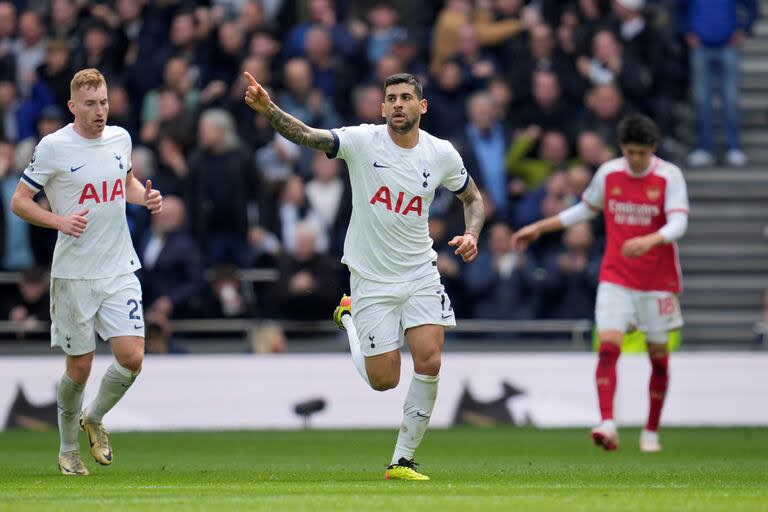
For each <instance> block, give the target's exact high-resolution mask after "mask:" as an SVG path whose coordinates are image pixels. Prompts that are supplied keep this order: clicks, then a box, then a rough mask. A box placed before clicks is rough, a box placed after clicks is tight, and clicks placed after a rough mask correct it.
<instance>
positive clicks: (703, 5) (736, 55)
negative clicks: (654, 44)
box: [679, 0, 758, 167]
mask: <svg viewBox="0 0 768 512" xmlns="http://www.w3.org/2000/svg"><path fill="white" fill-rule="evenodd" d="M679 5H680V13H679V14H680V15H679V20H680V23H681V24H682V27H681V28H682V29H683V32H684V33H685V39H686V42H687V43H688V46H689V48H690V62H691V71H692V83H693V96H694V101H695V103H696V139H697V140H696V148H695V149H694V151H693V152H691V154H690V155H689V156H688V164H689V165H690V166H692V167H704V166H708V165H712V164H713V163H714V157H713V151H714V134H713V129H712V125H713V121H712V95H713V90H714V88H715V81H716V80H717V79H718V78H719V81H720V90H721V99H722V105H723V107H722V109H723V116H724V126H725V149H726V152H725V162H726V164H728V165H730V166H743V165H746V163H747V156H746V155H745V154H744V152H743V151H742V149H741V143H740V140H739V138H740V137H739V132H740V128H741V126H740V125H741V119H740V115H739V101H738V99H739V78H740V74H739V60H740V58H741V51H740V49H741V46H742V44H743V43H744V41H745V40H746V38H747V35H748V34H749V33H750V31H751V30H752V24H753V23H754V22H755V20H756V19H757V16H758V7H757V1H756V0H683V1H681V2H680V4H679Z"/></svg>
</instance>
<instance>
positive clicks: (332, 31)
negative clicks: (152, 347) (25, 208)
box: [0, 0, 756, 325]
mask: <svg viewBox="0 0 768 512" xmlns="http://www.w3.org/2000/svg"><path fill="white" fill-rule="evenodd" d="M679 3H683V4H684V3H685V2H675V1H671V0H670V1H666V2H664V1H657V2H650V1H649V2H644V1H643V0H615V1H601V0H579V1H572V2H565V1H555V0H539V1H530V2H524V1H523V0H474V1H473V0H446V1H444V2H443V1H437V0H432V1H424V2H418V9H415V10H414V9H413V8H408V5H407V2H398V1H392V2H386V1H366V2H357V1H355V2H352V1H348V0H341V1H335V2H334V1H331V0H308V1H306V2H305V1H301V2H299V1H291V0H220V1H216V0H212V1H210V2H203V1H201V2H196V1H192V0H157V1H153V2H150V1H147V0H116V1H114V2H110V1H106V2H102V1H97V2H89V1H84V0H51V1H50V2H47V1H35V0H28V1H26V2H24V1H15V2H13V1H7V0H2V1H0V177H2V181H1V182H0V185H1V186H0V192H2V193H1V194H0V203H2V208H0V216H2V217H1V218H0V267H2V269H3V270H6V271H22V280H21V283H20V284H19V286H18V287H16V288H18V289H17V290H15V293H13V294H10V293H6V294H4V295H5V296H6V297H8V300H7V301H5V304H2V305H0V307H1V308H2V314H3V319H11V320H23V319H25V318H28V317H29V316H36V317H38V318H41V319H45V318H47V316H48V312H47V307H48V298H47V285H46V275H45V267H46V265H49V264H50V261H51V253H52V248H53V245H54V243H55V237H56V233H55V232H53V231H52V230H45V229H41V228H35V227H30V226H28V225H27V224H25V223H24V222H23V221H22V220H21V219H19V218H17V217H15V216H14V215H13V214H12V213H11V212H10V210H9V206H8V199H9V198H10V196H11V195H12V194H13V191H14V190H15V188H16V185H17V184H18V180H19V175H20V173H21V172H22V171H23V170H24V168H25V167H26V166H27V165H28V163H29V161H30V159H31V158H32V154H33V150H34V148H35V146H36V144H37V142H38V141H39V140H40V138H42V137H43V136H45V135H47V134H49V133H52V132H53V131H55V130H57V129H59V128H60V127H62V126H64V125H65V124H66V123H68V122H70V121H71V115H70V113H69V111H68V108H67V100H68V99H69V93H70V90H69V82H70V80H71V78H72V75H73V73H74V72H75V71H77V70H79V69H82V68H86V67H95V68H98V69H99V70H101V71H102V72H103V73H104V75H105V76H106V78H107V82H108V87H109V101H110V112H109V120H110V124H116V125H120V126H122V127H124V128H126V129H127V130H128V132H129V133H130V135H131V137H132V139H133V143H134V150H133V155H132V167H133V173H134V174H135V176H136V177H137V178H139V179H140V180H141V181H144V180H145V179H147V178H151V179H152V182H153V185H154V187H155V188H157V189H159V190H160V191H162V193H163V195H164V207H163V211H162V213H161V214H159V215H157V216H154V217H152V216H150V215H149V213H148V212H147V211H146V210H145V209H144V208H142V207H138V206H132V205H128V217H129V225H130V228H131V234H132V237H133V241H134V245H135V247H136V250H137V252H138V254H139V256H140V258H141V259H142V266H143V269H142V270H141V272H140V279H141V282H142V287H143V290H144V308H145V314H146V317H147V319H148V320H149V323H150V324H152V322H154V324H156V325H165V324H166V323H167V320H168V319H169V318H200V317H212V318H290V319H299V320H311V319H329V317H330V313H331V312H332V310H333V307H334V306H335V304H336V303H337V301H338V298H339V296H340V294H341V293H342V292H343V291H345V289H346V287H347V283H348V280H347V277H348V275H347V273H346V269H344V268H343V267H342V266H341V264H340V262H339V261H340V257H341V251H342V246H343V240H344V235H345V231H346V226H347V223H348V219H349V216H350V214H351V208H352V206H351V197H350V188H349V182H348V178H347V176H346V173H345V168H344V165H345V164H344V163H343V162H342V161H340V160H336V159H329V158H327V157H326V155H324V154H322V153H318V152H313V151H311V150H308V149H306V148H302V147H299V146H296V145H294V144H293V143H291V142H288V141H287V140H286V139H284V138H282V137H280V136H278V135H276V134H275V131H274V130H273V129H272V127H271V126H270V125H269V123H268V121H267V120H266V119H265V118H264V117H263V116H260V115H258V114H256V113H255V112H253V111H252V110H250V109H249V108H248V106H246V105H245V103H244V102H243V96H244V92H245V89H246V87H247V83H246V81H245V79H244V78H243V76H242V72H243V71H246V70H247V71H249V72H250V73H251V74H252V75H253V76H254V77H255V78H256V79H257V80H258V81H259V82H260V83H261V84H263V85H265V86H266V87H268V90H269V91H270V94H271V96H272V98H273V99H274V100H275V101H276V103H277V104H278V105H280V106H281V108H283V109H284V110H286V111H287V112H289V113H290V114H292V115H293V116H295V117H297V118H299V119H300V120H302V121H304V122H305V123H307V124H308V125H311V126H314V127H318V128H334V127H339V126H344V125H356V124H360V123H376V124H378V123H381V122H382V119H381V110H380V108H381V107H380V105H381V103H382V84H383V82H384V79H385V78H386V77H387V76H389V75H391V74H393V73H397V72H402V71H407V72H410V73H413V74H415V75H416V76H418V77H419V78H420V80H421V81H422V83H423V84H424V91H425V97H426V99H427V100H428V102H429V108H428V112H427V114H426V115H425V116H424V117H423V119H422V127H423V128H424V129H425V130H427V131H429V132H430V133H432V134H434V135H436V136H438V137H442V138H447V139H450V140H451V141H452V142H453V143H454V144H455V145H456V147H457V149H459V152H460V154H461V155H462V157H463V159H464V162H465V164H466V167H467V169H468V170H469V171H470V173H471V174H472V176H473V178H474V179H475V181H476V182H477V184H478V185H479V186H480V188H481V190H482V192H483V194H484V199H485V204H486V207H487V210H488V211H487V218H488V219H489V222H488V224H487V227H486V229H485V230H484V233H483V237H482V240H481V246H482V250H481V253H480V256H479V260H478V261H477V262H475V263H474V264H472V265H460V264H459V260H458V259H457V258H456V257H455V256H454V255H453V254H452V250H450V248H449V247H448V246H447V240H449V239H450V237H451V236H452V235H454V234H456V233H457V231H461V229H462V226H463V224H462V222H463V219H462V217H461V208H460V205H459V203H458V201H456V200H454V199H453V195H452V194H450V193H448V192H447V191H445V192H446V193H445V194H444V195H443V196H439V197H438V198H436V200H435V202H434V203H433V207H432V211H430V230H431V236H432V238H433V240H434V242H435V245H434V246H435V250H436V251H438V253H439V260H438V267H439V270H440V272H441V274H442V276H443V281H444V283H445V285H446V288H447V289H448V290H449V294H450V296H451V297H452V299H453V303H454V307H455V309H456V311H457V312H458V316H459V317H460V318H486V319H534V318H537V319H540V318H568V319H575V318H591V316H592V313H593V310H594V294H595V290H596V286H597V273H598V267H599V263H600V261H599V258H600V254H601V247H600V244H601V240H602V237H601V233H600V229H599V226H600V224H599V223H595V224H593V225H576V226H574V227H572V228H570V229H569V230H568V231H567V232H566V233H565V234H564V235H562V236H560V235H557V236H551V237H547V238H545V239H542V240H541V241H540V242H538V243H537V244H536V245H535V246H534V247H532V248H531V249H530V250H529V251H528V252H526V253H525V254H516V253H515V252H514V251H513V250H512V248H511V246H510V243H509V241H510V236H511V233H512V232H513V230H515V229H517V228H519V227H521V226H523V225H525V224H527V223H529V222H532V221H535V220H537V219H539V218H542V217H545V216H549V215H553V214H555V213H557V212H559V211H562V210H563V209H565V208H567V207H568V206H570V205H572V204H574V202H575V201H577V200H578V198H579V197H580V195H581V192H582V191H583V190H584V189H585V187H586V186H587V184H588V183H589V180H590V179H591V177H592V174H593V173H594V171H595V170H596V169H597V168H598V167H599V166H600V165H601V164H602V163H603V162H605V161H606V160H608V159H611V158H614V157H615V156H617V155H618V154H619V150H618V147H617V140H616V127H617V124H618V120H620V119H621V118H622V116H624V115H625V114H626V113H628V112H631V111H642V112H644V113H647V114H648V115H650V116H651V117H652V118H653V119H654V120H656V122H657V123H658V124H659V126H660V128H661V130H662V135H663V138H662V141H661V144H660V145H659V153H660V154H661V155H662V156H667V157H669V158H670V159H672V160H681V159H682V160H685V157H686V154H687V150H689V149H691V150H693V151H692V152H691V154H690V155H689V156H690V158H689V164H691V165H710V164H711V163H712V161H713V158H714V157H713V155H714V154H715V150H714V148H713V147H712V140H711V139H712V135H711V133H709V134H707V133H706V130H707V129H710V128H706V129H701V130H700V131H699V133H697V141H696V143H695V144H692V145H687V144H684V143H683V142H690V141H681V139H680V137H679V135H678V133H679V130H678V129H677V127H678V124H679V123H680V121H681V120H680V119H679V116H677V113H678V112H680V110H681V109H680V108H678V107H679V106H680V105H681V104H686V103H691V102H690V100H689V96H688V90H689V85H690V83H689V82H690V81H691V80H690V78H693V80H694V81H695V80H700V79H701V77H700V76H698V75H697V73H704V74H706V73H708V71H706V70H705V69H704V68H702V69H700V70H696V73H694V74H693V75H692V76H691V77H689V75H690V74H689V71H688V70H689V66H688V62H689V61H688V59H689V55H688V54H689V52H693V51H695V50H696V49H698V47H697V44H701V41H704V42H705V43H706V42H707V34H702V33H699V32H697V27H696V22H697V20H698V18H696V16H694V14H690V18H687V17H686V16H688V15H686V14H685V13H683V12H682V11H680V10H679V9H677V4H679ZM731 3H744V4H746V5H747V6H748V10H747V17H746V18H745V19H744V21H743V26H744V31H743V32H742V36H743V35H744V34H746V33H747V32H748V30H749V27H750V26H751V23H752V22H753V21H754V18H755V17H756V6H755V5H754V2H731ZM411 7H412V6H411ZM706 26H707V27H709V25H706ZM686 35H687V37H686ZM691 35H694V37H693V38H692V37H691ZM696 38H698V43H697V39H696ZM728 44H730V42H729V41H726V43H725V45H726V46H727V45H728ZM708 49H709V47H708ZM702 76H703V75H702ZM726 78H727V77H726ZM695 94H696V95H697V97H696V104H697V105H698V106H701V105H699V104H700V103H701V102H704V101H709V100H710V99H711V98H709V96H711V92H708V91H703V92H701V94H699V93H695ZM707 94H708V95H709V96H707ZM701 104H703V103H701ZM702 108H703V107H702ZM705 110H706V109H705ZM711 124H712V123H711V122H709V123H708V124H707V126H710V125H711ZM733 130H735V133H728V134H727V137H726V138H727V139H728V140H727V143H728V144H729V146H728V147H727V148H726V150H727V152H726V160H725V163H726V164H728V165H733V166H737V165H744V164H745V163H746V157H745V155H744V154H743V153H742V152H741V150H740V147H739V145H738V120H736V121H735V128H734V127H732V130H731V131H733ZM710 131H711V129H710ZM39 201H41V202H42V204H45V197H44V196H43V195H42V194H41V197H40V198H39ZM250 268H273V269H276V270H277V276H278V277H277V280H276V281H274V282H272V283H267V284H264V283H261V284H257V285H256V286H255V287H253V284H252V283H247V282H243V281H242V280H241V274H240V273H239V272H238V269H250ZM252 287H253V288H252Z"/></svg>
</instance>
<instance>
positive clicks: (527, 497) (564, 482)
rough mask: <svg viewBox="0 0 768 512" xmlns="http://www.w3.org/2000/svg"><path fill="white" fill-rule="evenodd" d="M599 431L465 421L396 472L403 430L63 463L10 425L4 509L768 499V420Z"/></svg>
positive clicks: (166, 437) (706, 505)
mask: <svg viewBox="0 0 768 512" xmlns="http://www.w3.org/2000/svg"><path fill="white" fill-rule="evenodd" d="M621 433H622V447H621V449H620V450H619V451H618V452H615V453H605V452H603V451H602V450H599V449H597V448H595V447H593V446H591V445H590V444H589V439H588V431H587V430H583V429H581V430H533V429H516V428H495V429H474V428H454V429H449V430H433V431H430V432H428V433H427V437H426V439H425V441H424V444H423V446H422V448H421V449H420V450H419V452H418V453H417V457H416V459H417V460H418V461H421V463H422V466H421V469H422V470H423V471H424V473H426V474H428V475H429V476H430V477H431V478H432V480H431V481H429V482H402V481H394V482H393V481H389V482H387V481H385V480H384V479H383V476H384V467H385V465H386V463H387V462H388V461H389V456H390V450H391V449H392V447H393V444H394V440H395V432H394V431H378V430H376V431H316V430H310V431H298V432H224V433H215V432H201V433H190V432H187V433H117V434H113V435H112V445H113V449H114V452H115V462H114V464H113V465H112V466H111V467H101V466H99V465H98V464H96V463H95V462H94V461H93V459H92V458H91V457H90V454H88V452H87V448H86V447H85V442H84V440H83V436H81V441H82V442H83V447H82V453H83V458H84V460H86V464H87V465H88V467H89V469H90V470H91V475H90V476H88V477H84V478H75V477H64V476H60V475H58V474H57V470H56V451H57V446H58V437H57V435H56V433H53V432H48V433H28V432H4V433H0V510H2V511H14V512H21V511H32V510H34V511H56V512H63V511H70V510H71V511H79V512H84V511H88V512H90V511H97V510H109V511H117V510H129V511H136V512H138V511H145V510H146V511H163V510H185V511H186V510H200V511H209V510H212V511H215V512H222V511H229V510H237V511H241V510H269V511H298V510H306V511H312V512H320V511H326V510H332V511H347V510H349V511H387V512H391V511H399V510H404V511H409V512H410V511H422V510H423V511H429V512H442V511H453V510H456V511H489V510H500V511H529V510H532V511H539V510H546V511H576V510H584V511H601V510H604V511H652V512H659V511H662V510H670V511H675V512H682V511H697V512H699V511H716V510H717V511H720V510H722V511H729V512H732V511H740V510H766V511H768V429H748V428H739V429H667V430H665V431H664V432H663V435H662V442H663V444H664V452H663V453H661V454H643V453H640V452H639V450H638V448H637V436H638V431H637V430H630V429H625V430H623V431H622V432H621Z"/></svg>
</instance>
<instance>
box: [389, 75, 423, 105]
mask: <svg viewBox="0 0 768 512" xmlns="http://www.w3.org/2000/svg"><path fill="white" fill-rule="evenodd" d="M396 84H410V85H412V86H413V88H414V90H415V91H416V97H417V98H419V99H423V98H424V90H423V89H422V88H421V82H419V79H418V78H416V77H415V76H413V75H412V74H410V73H396V74H394V75H390V76H388V77H387V79H386V80H384V94H385V95H386V94H387V87H389V86H390V85H396Z"/></svg>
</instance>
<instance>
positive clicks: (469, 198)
mask: <svg viewBox="0 0 768 512" xmlns="http://www.w3.org/2000/svg"><path fill="white" fill-rule="evenodd" d="M458 197H459V199H461V202H462V203H464V224H465V226H466V228H465V229H466V231H469V232H470V233H474V234H475V236H480V231H481V230H482V229H483V224H484V223H485V206H484V205H483V196H482V195H480V190H478V188H477V185H475V180H473V179H472V178H469V184H468V185H467V188H466V190H464V192H462V193H461V194H459V196H458Z"/></svg>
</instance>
